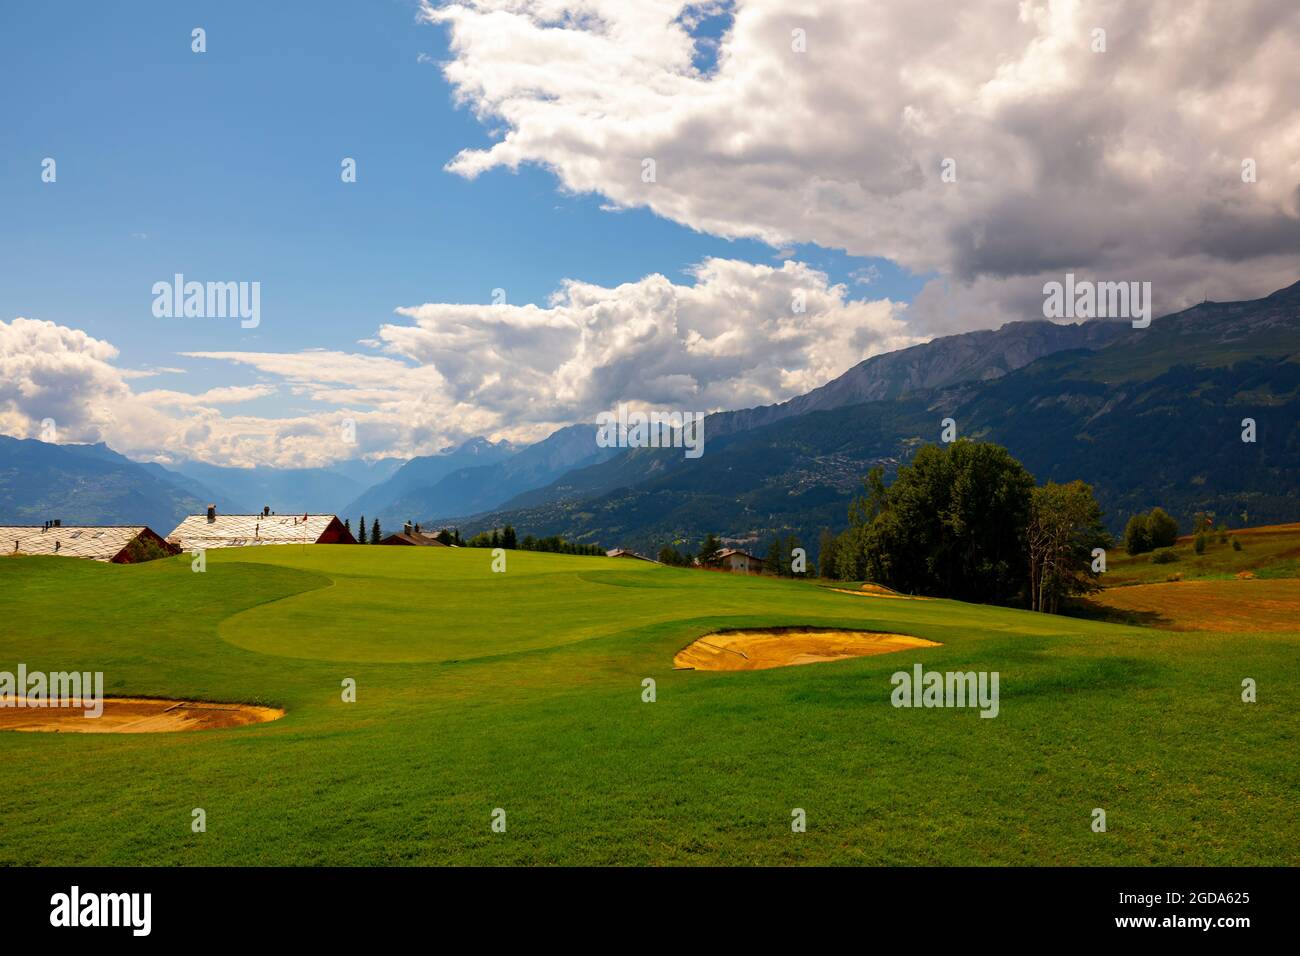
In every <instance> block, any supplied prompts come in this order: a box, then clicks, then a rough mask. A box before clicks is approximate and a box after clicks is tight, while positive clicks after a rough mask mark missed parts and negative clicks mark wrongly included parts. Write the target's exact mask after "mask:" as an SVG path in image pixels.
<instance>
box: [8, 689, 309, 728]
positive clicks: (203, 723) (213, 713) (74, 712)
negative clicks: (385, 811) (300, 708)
mask: <svg viewBox="0 0 1300 956" xmlns="http://www.w3.org/2000/svg"><path fill="white" fill-rule="evenodd" d="M86 706H87V707H88V706H89V704H87V705H86ZM283 716H284V711H283V710H280V709H279V708H278V707H254V706H252V705H250V704H211V703H206V702H203V701H196V700H154V699H152V698H143V697H106V698H104V712H103V713H102V714H100V715H99V716H98V717H87V716H86V715H85V709H83V708H82V707H81V706H77V707H0V730H33V731H41V730H44V731H52V732H55V733H74V734H77V733H80V734H156V733H170V732H172V731H177V730H216V729H219V728H223V727H243V726H244V725H246V724H261V723H265V722H266V721H268V720H278V719H279V718H281V717H283Z"/></svg>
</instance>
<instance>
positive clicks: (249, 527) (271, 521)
mask: <svg viewBox="0 0 1300 956" xmlns="http://www.w3.org/2000/svg"><path fill="white" fill-rule="evenodd" d="M333 520H334V515H308V516H307V517H306V518H303V516H302V515H268V516H266V517H262V515H221V514H219V515H217V517H216V518H215V519H214V520H212V521H209V520H208V516H207V515H206V514H201V515H190V516H189V517H188V518H186V519H185V520H184V521H182V522H181V523H180V524H178V525H177V526H176V530H174V531H173V532H172V533H171V534H169V535H168V536H167V540H168V541H170V542H172V544H179V545H180V546H181V547H182V548H184V549H186V550H188V549H190V548H242V547H246V546H251V545H259V544H303V543H306V544H314V543H315V542H316V541H317V540H319V539H320V536H321V535H322V534H324V533H325V529H326V528H328V527H329V524H330V522H331V521H333Z"/></svg>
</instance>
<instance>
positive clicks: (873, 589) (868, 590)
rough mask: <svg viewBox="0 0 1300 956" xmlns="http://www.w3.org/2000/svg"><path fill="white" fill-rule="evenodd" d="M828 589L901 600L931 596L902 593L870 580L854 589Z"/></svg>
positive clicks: (839, 592)
mask: <svg viewBox="0 0 1300 956" xmlns="http://www.w3.org/2000/svg"><path fill="white" fill-rule="evenodd" d="M826 590H828V591H835V592H836V593H838V594H856V595H857V596H858V597H881V598H897V599H898V600H900V601H928V600H929V598H923V597H918V596H916V595H914V594H900V593H898V592H897V591H895V590H893V589H892V588H887V587H885V586H884V585H883V584H872V583H871V582H870V581H868V582H867V583H866V584H864V585H862V587H861V588H859V589H858V590H856V591H854V590H852V589H851V588H827V589H826Z"/></svg>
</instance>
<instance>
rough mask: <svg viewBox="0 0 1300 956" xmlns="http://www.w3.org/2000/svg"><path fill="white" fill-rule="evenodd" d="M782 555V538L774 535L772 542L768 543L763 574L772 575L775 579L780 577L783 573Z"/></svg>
mask: <svg viewBox="0 0 1300 956" xmlns="http://www.w3.org/2000/svg"><path fill="white" fill-rule="evenodd" d="M782 557H783V556H782V554H781V537H780V535H776V534H774V535H772V540H771V541H769V542H768V543H767V554H766V555H765V556H764V557H763V573H764V574H770V575H772V576H773V577H780V576H781V574H782V573H783V571H782V565H783V564H784V563H785V562H784V561H782Z"/></svg>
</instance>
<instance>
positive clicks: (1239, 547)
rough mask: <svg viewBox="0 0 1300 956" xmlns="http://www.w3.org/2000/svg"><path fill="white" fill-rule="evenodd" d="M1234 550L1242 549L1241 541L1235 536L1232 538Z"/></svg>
mask: <svg viewBox="0 0 1300 956" xmlns="http://www.w3.org/2000/svg"><path fill="white" fill-rule="evenodd" d="M1232 550H1233V551H1240V550H1241V542H1240V541H1239V540H1237V539H1236V538H1233V539H1232Z"/></svg>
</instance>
